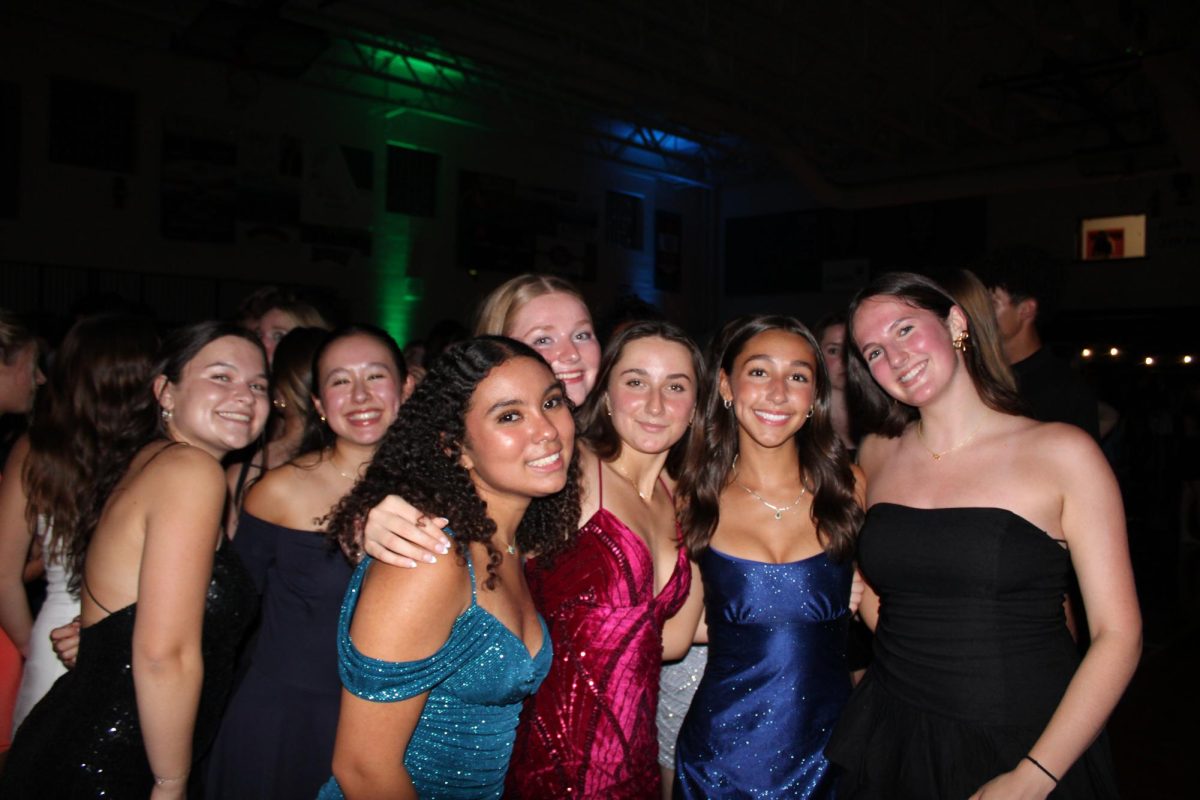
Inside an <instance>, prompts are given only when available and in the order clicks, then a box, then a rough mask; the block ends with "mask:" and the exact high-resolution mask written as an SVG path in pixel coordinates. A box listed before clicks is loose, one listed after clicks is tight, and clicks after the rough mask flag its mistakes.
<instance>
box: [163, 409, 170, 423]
mask: <svg viewBox="0 0 1200 800" xmlns="http://www.w3.org/2000/svg"><path fill="white" fill-rule="evenodd" d="M161 414H162V421H163V422H169V421H170V419H171V409H169V408H164V409H163V410H162V412H161Z"/></svg>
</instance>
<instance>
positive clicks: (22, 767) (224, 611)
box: [0, 547, 257, 800]
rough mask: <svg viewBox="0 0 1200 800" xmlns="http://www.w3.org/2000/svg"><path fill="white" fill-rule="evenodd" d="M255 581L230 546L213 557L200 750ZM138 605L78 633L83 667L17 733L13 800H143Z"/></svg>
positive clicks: (247, 616)
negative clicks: (136, 677)
mask: <svg viewBox="0 0 1200 800" xmlns="http://www.w3.org/2000/svg"><path fill="white" fill-rule="evenodd" d="M256 602H257V595H256V594H255V591H254V583H253V582H252V581H251V580H250V576H249V575H248V574H247V573H246V570H245V569H244V568H243V567H242V564H241V562H240V561H239V560H238V557H237V555H236V554H235V553H234V551H233V548H232V547H222V548H221V549H220V550H218V551H217V553H216V556H215V558H214V560H213V575H212V582H211V583H209V586H208V598H207V601H206V603H205V609H204V633H203V638H202V644H201V648H202V652H203V654H204V683H203V687H202V689H201V695H200V707H199V710H198V713H197V717H196V730H195V736H194V739H193V748H192V753H193V757H194V758H199V757H200V756H201V755H202V754H203V753H204V751H205V750H206V749H207V748H208V746H209V745H210V744H211V741H212V737H213V736H214V735H215V733H216V730H217V724H218V723H219V722H220V717H221V711H222V709H223V708H224V706H225V698H226V695H227V694H228V692H229V684H230V681H231V679H232V676H233V665H234V659H235V656H236V652H237V647H238V644H239V643H240V642H241V639H242V636H243V634H244V633H245V631H246V628H247V626H248V625H249V623H250V622H251V620H252V619H253V617H254V613H255V606H256ZM136 612H137V605H136V604H134V605H130V606H126V607H125V608H123V609H121V610H119V611H116V612H114V613H113V614H110V615H109V616H107V617H105V618H104V619H102V620H100V621H99V622H97V623H95V624H94V625H89V626H88V627H86V628H84V629H83V631H82V632H81V633H80V643H79V659H78V662H77V663H76V666H75V669H73V670H71V671H70V672H68V673H67V674H66V675H64V676H62V677H61V678H59V679H58V681H57V682H56V683H55V684H54V686H53V687H52V688H51V689H50V692H49V693H48V694H47V695H46V696H45V697H44V698H43V699H42V701H41V702H40V703H38V704H37V705H36V706H35V707H34V709H33V711H31V712H30V714H29V716H28V717H27V718H26V719H25V722H24V723H23V724H22V725H21V728H20V730H18V731H17V735H16V738H15V740H14V741H13V746H12V750H10V751H9V757H8V765H7V766H6V767H5V770H4V774H3V777H2V778H0V797H5V798H10V797H11V798H26V797H28V798H33V797H53V798H112V799H113V800H125V798H145V797H147V796H149V794H150V790H151V789H152V788H153V784H154V777H153V775H152V774H151V772H150V763H149V761H147V759H146V748H145V746H144V744H143V742H142V732H141V729H140V728H139V726H138V712H137V698H136V696H135V694H134V686H133V666H132V662H133V653H132V650H133V623H134V618H135V614H136Z"/></svg>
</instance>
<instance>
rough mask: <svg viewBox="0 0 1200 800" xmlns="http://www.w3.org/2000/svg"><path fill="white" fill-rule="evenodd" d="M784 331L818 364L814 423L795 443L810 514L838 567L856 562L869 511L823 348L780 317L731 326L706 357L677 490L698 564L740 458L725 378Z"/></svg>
mask: <svg viewBox="0 0 1200 800" xmlns="http://www.w3.org/2000/svg"><path fill="white" fill-rule="evenodd" d="M772 330H779V331H784V332H786V333H791V334H794V335H796V336H799V337H801V338H802V339H804V341H806V342H808V345H809V347H810V348H812V352H813V355H814V356H815V357H816V359H817V363H816V398H815V402H814V403H813V407H812V411H813V414H812V418H811V419H809V420H808V422H807V423H805V424H804V425H802V426H801V427H800V430H798V431H796V434H795V436H794V437H793V441H794V442H795V445H796V453H797V455H799V457H800V473H801V474H800V479H801V481H802V482H803V485H804V486H805V487H806V488H807V489H808V491H809V492H810V493H811V495H812V508H811V510H810V512H809V513H810V514H811V517H812V521H813V523H814V524H815V525H816V527H817V536H818V537H819V538H820V540H821V543H822V545H823V546H824V548H825V552H826V553H828V554H829V556H830V557H831V558H833V559H835V560H844V559H847V558H850V557H852V556H853V554H854V549H855V541H856V539H857V536H858V529H859V526H861V525H862V520H863V511H862V508H861V507H860V506H859V504H858V501H857V499H856V498H855V495H854V488H855V487H854V471H853V469H852V468H851V466H850V458H849V455H848V454H847V452H846V448H845V446H844V445H843V444H842V442H841V440H840V439H839V438H838V436H837V434H835V433H834V430H833V422H832V419H831V411H830V408H829V404H830V394H831V390H830V387H829V375H828V373H827V372H826V371H825V359H824V357H823V356H822V355H821V347H820V345H818V344H817V340H816V339H815V338H813V335H812V333H810V332H809V330H808V328H806V327H805V326H804V325H803V324H802V323H801V322H800V321H799V320H797V319H795V318H793V317H785V316H778V315H757V316H749V317H741V318H739V319H735V320H733V321H732V322H730V323H728V324H727V325H725V327H724V328H722V329H721V331H720V333H718V334H717V337H716V339H714V340H713V342H712V344H711V345H710V346H709V349H708V371H709V376H710V379H709V380H708V382H707V385H706V386H705V389H704V392H703V395H702V397H701V400H700V404H699V406H698V412H699V416H700V418H699V419H698V420H696V424H694V425H692V430H691V439H692V441H691V442H690V444H689V449H688V460H687V463H686V464H685V465H684V468H683V477H682V480H680V482H679V497H680V499H681V502H682V503H683V508H682V512H681V520H680V522H681V524H682V526H683V538H684V542H685V543H686V544H687V547H688V550H689V552H690V553H691V554H692V557H693V558H695V557H696V556H698V555H699V554H700V553H701V552H702V551H703V550H704V549H705V548H707V547H708V543H709V541H711V540H712V535H713V532H714V531H716V529H717V524H718V523H719V522H720V519H721V506H720V498H721V492H722V491H723V490H724V489H725V487H726V486H728V485H729V482H730V481H731V480H732V477H733V476H732V473H733V459H734V457H735V456H737V452H738V428H739V425H738V421H737V417H735V416H734V414H733V412H732V411H730V410H729V409H727V408H725V404H724V402H723V401H722V398H721V392H720V382H719V380H718V378H719V376H720V374H721V373H724V374H725V375H730V374H732V372H733V365H734V362H736V361H737V358H738V356H739V355H741V353H742V350H743V349H744V348H745V346H746V343H747V342H749V341H750V340H751V339H752V338H754V337H755V336H757V335H758V334H760V333H764V332H766V331H772Z"/></svg>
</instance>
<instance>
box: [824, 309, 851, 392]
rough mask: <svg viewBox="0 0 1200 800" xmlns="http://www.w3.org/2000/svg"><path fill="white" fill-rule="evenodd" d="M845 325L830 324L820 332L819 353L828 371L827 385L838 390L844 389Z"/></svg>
mask: <svg viewBox="0 0 1200 800" xmlns="http://www.w3.org/2000/svg"><path fill="white" fill-rule="evenodd" d="M845 342H846V326H845V325H842V324H840V323H839V324H837V325H830V326H829V327H827V328H826V329H825V332H824V333H822V334H821V355H822V356H824V357H825V369H826V371H828V372H829V385H830V386H832V387H833V388H834V389H837V390H838V391H844V390H845V389H846V349H845Z"/></svg>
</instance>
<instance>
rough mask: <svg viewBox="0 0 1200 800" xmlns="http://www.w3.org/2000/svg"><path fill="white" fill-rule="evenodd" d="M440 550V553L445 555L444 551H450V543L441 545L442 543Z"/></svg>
mask: <svg viewBox="0 0 1200 800" xmlns="http://www.w3.org/2000/svg"><path fill="white" fill-rule="evenodd" d="M441 552H442V555H446V553H449V552H450V545H448V544H443V545H442V550H441Z"/></svg>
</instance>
